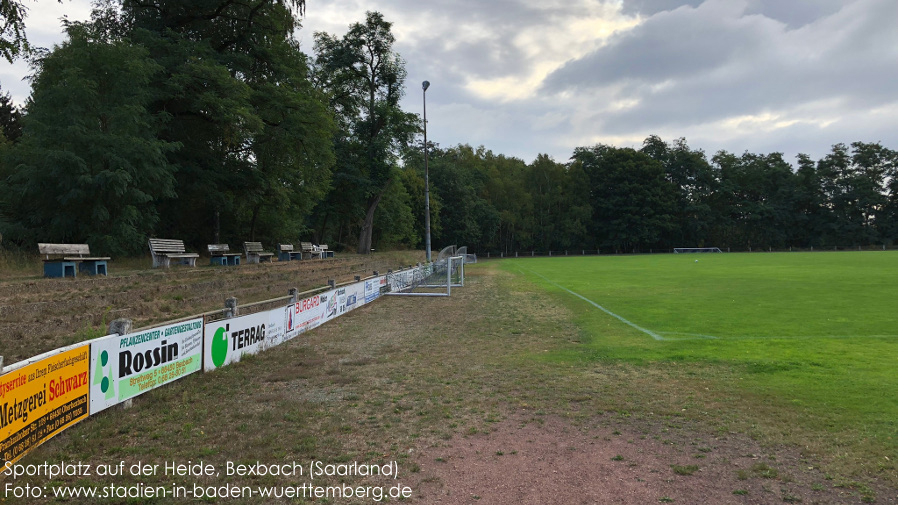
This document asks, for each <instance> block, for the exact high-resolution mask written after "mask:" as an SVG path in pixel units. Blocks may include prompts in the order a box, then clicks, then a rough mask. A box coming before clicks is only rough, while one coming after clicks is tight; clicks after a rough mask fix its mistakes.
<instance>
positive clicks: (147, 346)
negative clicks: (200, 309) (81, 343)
mask: <svg viewBox="0 0 898 505" xmlns="http://www.w3.org/2000/svg"><path fill="white" fill-rule="evenodd" d="M202 352H203V320H202V318H199V319H191V320H189V321H183V322H180V323H175V324H170V325H167V326H160V327H158V328H152V329H149V330H145V331H139V332H135V333H129V334H127V335H123V336H118V335H113V336H110V337H106V338H102V339H98V340H95V341H93V342H91V344H90V370H91V377H90V414H91V415H93V414H96V413H97V412H100V411H102V410H104V409H107V408H109V407H111V406H113V405H115V404H117V403H120V402H123V401H125V400H127V399H129V398H133V397H135V396H138V395H140V394H143V393H145V392H147V391H149V390H151V389H154V388H157V387H159V386H161V385H163V384H167V383H169V382H171V381H174V380H177V379H180V378H181V377H184V376H185V375H189V374H192V373H194V372H196V371H199V370H200V368H201V367H202V359H203V355H202Z"/></svg>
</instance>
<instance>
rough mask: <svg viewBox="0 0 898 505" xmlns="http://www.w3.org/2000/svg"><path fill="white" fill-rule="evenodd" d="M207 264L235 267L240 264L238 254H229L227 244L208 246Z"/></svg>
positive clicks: (229, 248)
mask: <svg viewBox="0 0 898 505" xmlns="http://www.w3.org/2000/svg"><path fill="white" fill-rule="evenodd" d="M207 247H208V248H209V264H210V265H225V266H232V267H233V266H237V265H239V264H240V253H232V252H230V250H231V247H230V246H229V245H228V244H209V245H208V246H207Z"/></svg>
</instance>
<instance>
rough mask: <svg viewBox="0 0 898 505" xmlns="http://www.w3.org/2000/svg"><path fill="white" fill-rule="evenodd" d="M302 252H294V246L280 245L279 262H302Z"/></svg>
mask: <svg viewBox="0 0 898 505" xmlns="http://www.w3.org/2000/svg"><path fill="white" fill-rule="evenodd" d="M301 259H302V251H294V250H293V244H278V261H293V260H301Z"/></svg>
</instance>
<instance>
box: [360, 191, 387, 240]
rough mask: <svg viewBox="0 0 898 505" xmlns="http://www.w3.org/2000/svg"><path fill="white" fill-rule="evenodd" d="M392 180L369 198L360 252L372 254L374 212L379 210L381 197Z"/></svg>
mask: <svg viewBox="0 0 898 505" xmlns="http://www.w3.org/2000/svg"><path fill="white" fill-rule="evenodd" d="M390 182H392V179H390V180H388V181H387V183H386V184H384V187H383V188H381V190H380V192H379V193H377V194H376V195H372V196H371V198H369V199H368V212H367V213H366V214H365V221H364V222H363V223H362V229H361V231H360V232H359V249H358V253H359V254H371V238H372V235H373V233H374V212H375V211H377V206H378V205H380V199H381V198H383V196H384V193H386V192H387V187H389V185H390Z"/></svg>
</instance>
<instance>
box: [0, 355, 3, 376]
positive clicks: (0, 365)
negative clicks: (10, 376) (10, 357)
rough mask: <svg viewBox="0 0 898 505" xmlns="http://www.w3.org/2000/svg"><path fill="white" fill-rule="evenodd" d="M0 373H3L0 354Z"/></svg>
mask: <svg viewBox="0 0 898 505" xmlns="http://www.w3.org/2000/svg"><path fill="white" fill-rule="evenodd" d="M0 373H3V356H0Z"/></svg>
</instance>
